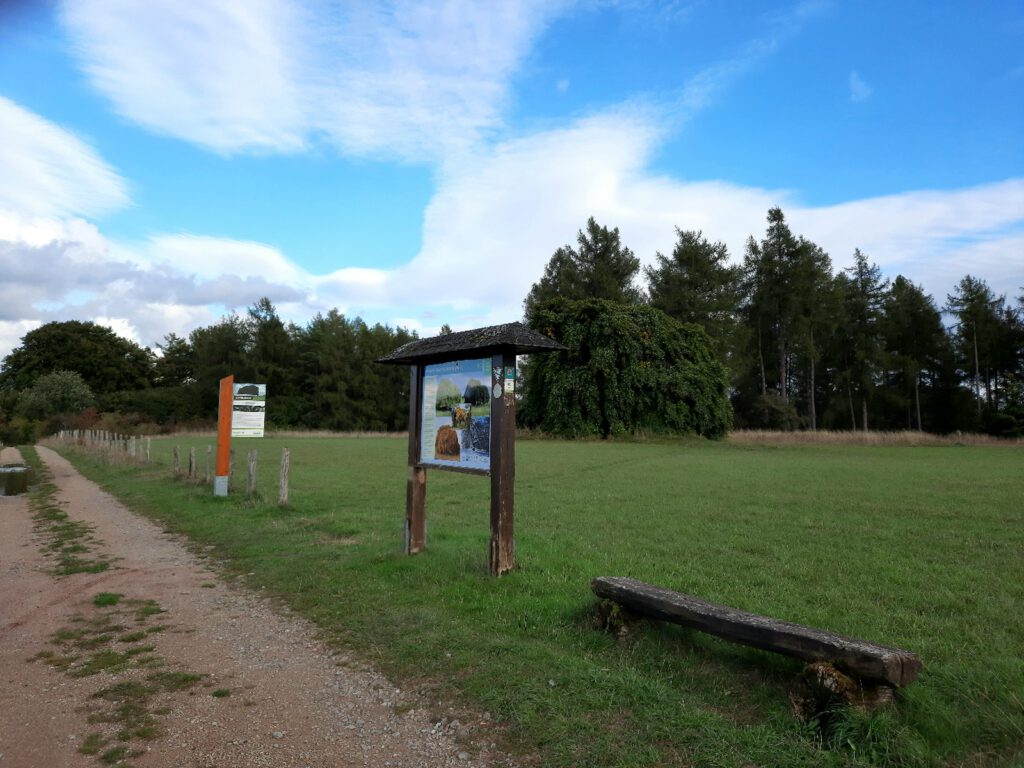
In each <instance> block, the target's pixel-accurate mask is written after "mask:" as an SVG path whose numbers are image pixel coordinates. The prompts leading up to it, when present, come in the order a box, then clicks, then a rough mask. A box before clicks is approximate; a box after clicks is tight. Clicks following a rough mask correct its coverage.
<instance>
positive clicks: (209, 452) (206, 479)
mask: <svg viewBox="0 0 1024 768" xmlns="http://www.w3.org/2000/svg"><path fill="white" fill-rule="evenodd" d="M212 454H213V446H212V445H208V446H206V473H205V474H204V475H203V481H204V482H207V483H208V482H210V456H211V455H212Z"/></svg>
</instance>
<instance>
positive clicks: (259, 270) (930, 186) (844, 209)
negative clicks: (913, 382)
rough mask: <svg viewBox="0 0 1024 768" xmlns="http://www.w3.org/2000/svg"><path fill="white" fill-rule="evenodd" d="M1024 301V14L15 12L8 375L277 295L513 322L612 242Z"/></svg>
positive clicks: (0, 150)
mask: <svg viewBox="0 0 1024 768" xmlns="http://www.w3.org/2000/svg"><path fill="white" fill-rule="evenodd" d="M773 205H779V206H781V207H782V208H783V210H784V211H785V213H786V215H787V219H788V221H789V223H790V225H791V227H792V228H793V230H794V231H795V232H797V233H800V234H804V235H805V236H807V237H809V238H810V239H812V240H814V241H815V242H817V243H818V244H819V245H821V246H822V247H823V248H824V249H825V250H826V251H828V252H829V254H830V255H831V257H832V260H833V264H834V265H835V267H836V268H837V269H840V268H843V267H845V266H848V265H849V263H850V262H851V260H852V253H853V249H854V248H855V247H859V248H861V249H862V250H863V251H864V252H866V253H867V254H868V255H869V257H870V258H871V259H872V260H873V261H875V262H877V263H878V264H879V265H880V266H881V267H882V269H883V272H884V273H885V274H886V275H888V276H889V277H895V276H896V275H897V274H904V275H905V276H907V277H909V278H910V279H912V280H914V281H915V282H917V283H919V284H922V285H923V286H924V288H925V289H926V290H927V291H928V292H930V293H932V294H933V295H934V296H935V298H936V299H937V301H938V302H939V303H940V304H941V303H942V302H943V301H944V300H945V296H946V294H947V293H949V292H950V291H952V289H953V286H954V285H955V283H956V282H957V281H958V280H959V279H960V278H961V277H962V276H963V275H965V274H968V273H970V274H973V275H975V276H977V277H981V278H983V279H985V280H987V281H988V283H989V284H990V285H991V286H992V287H993V289H995V290H996V291H997V292H998V293H1004V294H1006V295H1007V296H1008V298H1011V299H1012V298H1015V297H1016V296H1017V295H1019V294H1020V293H1022V290H1021V286H1024V5H1022V4H1021V3H1018V2H899V3H890V2H884V3H883V2H871V1H870V0H869V1H867V2H838V1H835V2H829V1H828V0H806V1H805V2H793V3H765V2H711V1H710V0H695V1H694V2H683V1H681V2H666V3H654V2H643V1H642V0H632V1H629V0H625V1H623V2H597V1H596V0H591V1H589V2H577V3H573V2H550V1H549V2H534V1H532V0H523V1H522V2H497V1H496V2H483V3H481V2H462V1H460V0H451V1H450V2H422V3H406V2H383V1H381V2H369V3H359V2H352V3H342V2H329V1H328V0H246V1H245V2H242V0H236V1H235V2H227V1H226V0H220V1H219V2H217V1H212V0H211V1H210V2H203V3H181V2H169V1H165V0H147V2H145V3H139V2H137V1H136V0H76V1H75V2H25V1H24V0H22V1H21V2H17V1H16V2H5V3H0V355H3V354H6V353H7V352H8V351H9V350H10V349H11V348H12V347H13V346H15V345H16V344H17V343H18V340H19V338H20V337H21V336H23V335H24V333H26V332H27V331H29V330H31V329H32V328H34V327H38V326H39V325H40V324H42V323H44V322H47V321H50V320H55V319H56V320H63V319H89V320H95V321H97V322H101V323H104V324H107V325H110V326H111V327H112V328H114V329H115V330H116V331H118V332H119V333H121V334H123V335H125V336H128V337H130V338H133V339H134V340H136V341H138V342H140V343H142V344H144V345H150V346H152V345H154V344H155V343H157V342H159V341H160V340H161V339H162V337H163V336H164V334H166V333H168V332H170V331H173V332H176V333H178V334H180V335H184V334H186V333H188V331H190V330H191V329H192V328H195V327H197V326H199V325H207V324H210V323H212V322H215V321H216V320H217V319H218V318H219V317H220V316H222V315H223V314H225V313H226V312H230V311H244V309H245V307H246V306H248V305H250V304H252V303H253V302H255V301H256V300H257V299H259V298H260V297H261V296H263V295H267V296H269V297H270V298H271V300H272V301H274V303H275V304H276V305H277V306H278V309H279V312H280V314H281V315H282V317H283V318H285V319H286V320H293V321H295V322H297V323H300V324H301V323H304V322H305V321H307V320H308V319H309V318H310V317H311V316H312V315H314V314H315V313H316V312H324V311H327V310H328V309H331V308H334V307H336V308H338V309H339V310H340V311H342V312H344V313H345V314H348V315H356V314H358V315H361V316H362V317H364V319H366V320H368V321H370V322H378V321H379V322H386V323H389V324H392V325H394V324H401V325H404V326H406V327H408V328H411V329H414V330H417V331H418V332H420V333H424V334H432V333H434V332H435V331H436V330H437V328H438V327H439V326H440V325H441V324H442V323H445V322H447V323H449V324H450V325H452V326H453V327H454V328H456V329H459V328H469V327H474V326H479V325H488V324H492V323H499V322H507V321H510V320H514V319H518V318H519V317H520V315H521V302H522V299H523V297H524V296H525V294H526V292H527V291H528V290H529V288H530V285H531V284H532V283H533V282H534V281H536V280H537V279H538V278H539V277H540V276H541V274H542V273H543V269H544V265H545V264H546V262H547V260H548V259H549V258H550V256H551V254H552V252H553V251H554V250H555V249H557V248H558V247H559V246H561V245H563V244H565V243H573V242H574V241H575V235H576V232H577V230H578V229H579V228H581V227H582V226H583V225H584V223H585V221H586V219H587V217H588V216H591V215H593V216H594V217H595V218H596V219H597V220H598V222H600V223H601V224H606V225H609V226H617V227H619V228H620V231H621V233H622V237H623V240H624V242H625V243H626V244H627V245H628V246H630V247H631V248H632V249H633V250H634V252H635V253H636V255H637V256H638V257H639V258H640V259H641V261H642V262H643V263H645V264H647V263H650V262H651V261H652V260H653V259H654V256H655V253H656V252H658V251H661V252H663V253H668V252H669V251H670V250H671V248H672V244H673V241H674V228H675V227H677V226H678V227H681V228H683V229H701V230H703V231H704V233H705V235H706V236H707V237H709V238H710V239H712V240H722V241H724V242H725V243H726V244H727V245H728V247H729V251H730V254H731V255H732V257H733V259H735V260H740V259H742V256H743V247H744V242H745V240H746V238H747V236H749V235H754V236H755V237H760V236H761V235H762V233H763V231H764V226H765V214H766V212H767V209H768V208H769V207H771V206H773Z"/></svg>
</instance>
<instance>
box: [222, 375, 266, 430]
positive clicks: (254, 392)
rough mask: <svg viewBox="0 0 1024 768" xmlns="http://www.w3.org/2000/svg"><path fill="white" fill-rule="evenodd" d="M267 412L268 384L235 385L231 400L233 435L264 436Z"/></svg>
mask: <svg viewBox="0 0 1024 768" xmlns="http://www.w3.org/2000/svg"><path fill="white" fill-rule="evenodd" d="M266 414H267V385H266V384H235V385H234V392H233V396H232V402H231V436H232V437H263V423H264V418H265V417H266Z"/></svg>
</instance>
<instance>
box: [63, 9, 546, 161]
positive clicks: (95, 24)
mask: <svg viewBox="0 0 1024 768" xmlns="http://www.w3.org/2000/svg"><path fill="white" fill-rule="evenodd" d="M559 5H560V3H552V2H542V1H541V0H520V1H518V2H516V1H515V0H506V1H505V2H494V3H483V4H481V3H477V2H473V0H446V1H444V2H434V3H421V2H413V1H412V0H390V1H389V2H374V0H367V1H366V2H354V3H350V4H333V3H329V2H327V0H305V2H302V1H300V0H254V1H253V2H247V3H237V2H229V1H228V0H220V1H219V2H205V3H202V4H198V5H197V4H192V3H180V2H172V0H150V1H149V2H145V3H138V2H134V1H133V0H77V1H76V2H66V3H65V4H64V11H63V14H62V18H63V21H64V24H65V26H66V28H67V29H68V31H69V34H70V35H71V37H72V39H73V40H74V41H75V44H76V49H77V51H78V54H79V56H80V57H81V60H82V62H83V65H84V68H85V70H86V72H87V73H88V74H89V76H90V78H91V80H92V82H93V84H94V85H95V87H96V88H97V89H99V90H100V91H101V92H102V93H104V94H105V95H106V96H107V97H108V98H109V99H111V101H112V102H113V103H114V105H115V107H116V109H117V110H118V112H120V113H121V114H122V115H124V116H126V117H128V118H130V119H132V120H134V121H136V122H138V123H140V124H141V125H144V126H146V127H147V128H149V129H150V130H153V131H156V132H158V133H163V134H167V135H170V136H176V137H178V138H182V139H185V140H187V141H191V142H194V143H197V144H199V145H202V146H205V147H207V148H210V149H212V150H214V151H217V152H221V153H232V152H238V151H279V152H290V151H295V150H298V149H301V148H302V147H304V146H305V145H306V144H308V143H309V142H310V141H311V140H313V139H314V138H315V137H317V136H321V135H322V136H326V137H327V138H328V139H329V140H331V141H333V142H335V143H337V144H338V145H340V147H341V148H342V149H343V150H345V151H347V152H350V153H354V154H360V155H362V154H382V155H388V156H399V157H403V158H407V159H415V160H429V159H436V158H438V157H441V156H442V155H445V154H448V153H451V152H453V151H461V150H462V149H463V148H464V147H466V146H470V145H472V144H474V143H476V142H477V141H478V140H479V139H480V137H481V136H482V135H483V134H484V133H485V132H487V131H489V130H492V129H494V128H495V127H496V126H498V124H499V123H500V113H501V109H502V107H503V104H504V101H505V98H506V95H507V87H508V80H509V78H510V76H511V74H512V73H513V72H514V71H515V69H516V68H517V66H518V64H519V62H520V60H521V59H522V58H523V57H524V56H525V54H526V52H527V50H528V48H529V45H530V43H531V41H532V40H533V38H534V37H536V35H537V34H538V33H539V32H540V30H541V29H542V28H543V25H544V23H545V22H546V20H547V18H549V17H550V16H551V15H552V14H554V13H556V12H557V10H558V7H559Z"/></svg>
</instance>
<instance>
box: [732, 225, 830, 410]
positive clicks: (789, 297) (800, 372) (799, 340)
mask: <svg viewBox="0 0 1024 768" xmlns="http://www.w3.org/2000/svg"><path fill="white" fill-rule="evenodd" d="M767 222H768V226H767V228H766V230H765V236H764V238H762V240H761V241H760V242H758V241H756V240H754V238H753V237H751V238H748V240H747V246H746V252H745V254H744V263H743V283H742V287H743V292H744V295H743V299H742V304H741V308H740V317H741V318H742V322H743V326H744V327H745V334H744V336H743V343H744V347H741V348H740V349H741V351H742V354H741V356H740V358H741V359H739V360H738V361H737V364H736V365H735V366H734V368H735V371H736V378H735V393H734V402H735V404H736V406H737V408H738V410H739V412H740V415H741V417H742V419H743V421H744V422H745V423H747V424H749V425H750V426H768V423H770V425H771V426H773V427H777V428H778V427H780V425H797V424H801V423H806V424H808V425H809V426H810V427H811V428H812V429H813V428H816V427H817V423H818V393H819V390H820V389H822V386H821V383H820V381H819V375H818V370H819V363H820V361H821V358H822V354H823V348H824V346H825V342H826V341H827V339H828V337H829V336H830V334H831V333H832V331H833V330H834V329H835V326H836V323H837V322H838V313H839V311H840V308H839V302H838V301H837V299H836V292H835V286H834V284H833V282H832V266H831V261H830V259H829V256H828V254H827V253H826V252H825V251H824V250H823V249H822V248H820V247H819V246H818V245H816V244H815V243H812V242H811V241H809V240H807V239H805V238H803V237H797V236H796V235H794V234H793V232H792V231H791V230H790V228H789V225H788V224H786V219H785V215H784V214H783V212H782V210H781V209H779V208H772V209H770V210H769V211H768V217H767ZM798 405H799V406H800V407H801V408H802V409H804V411H805V413H806V417H805V420H804V419H801V418H800V416H799V414H798V411H797V406H798ZM766 418H767V419H768V423H766V422H765V419H766Z"/></svg>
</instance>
